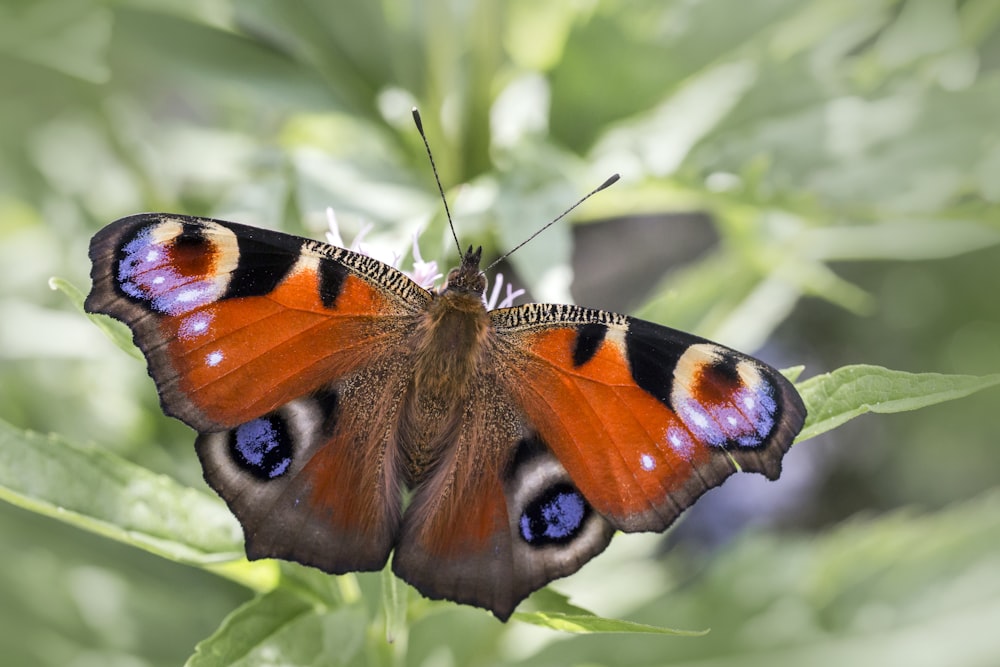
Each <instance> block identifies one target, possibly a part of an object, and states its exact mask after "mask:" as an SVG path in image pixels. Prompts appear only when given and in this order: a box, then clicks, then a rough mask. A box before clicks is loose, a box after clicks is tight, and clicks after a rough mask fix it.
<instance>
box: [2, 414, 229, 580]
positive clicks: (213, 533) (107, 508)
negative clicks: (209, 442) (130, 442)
mask: <svg viewBox="0 0 1000 667" xmlns="http://www.w3.org/2000/svg"><path fill="white" fill-rule="evenodd" d="M0 498H2V499H4V500H6V501H8V502H11V503H13V504H15V505H18V506H20V507H24V508H27V509H30V510H32V511H34V512H39V513H41V514H45V515H48V516H52V517H55V518H57V519H60V520H61V521H66V522H68V523H71V524H74V525H76V526H79V527H80V528H83V529H85V530H90V531H93V532H96V533H100V534H102V535H105V536H107V537H111V538H113V539H116V540H119V541H121V542H126V543H128V544H133V545H135V546H139V547H141V548H143V549H145V550H147V551H151V552H153V553H156V554H159V555H161V556H163V557H165V558H170V559H172V560H176V561H180V562H185V563H196V564H200V565H208V564H213V563H219V562H221V561H225V560H232V559H237V558H241V556H242V551H243V549H242V538H241V535H240V528H239V525H238V524H237V523H236V520H235V519H234V518H233V516H232V515H231V514H230V513H229V511H228V509H226V507H225V505H224V504H223V503H222V502H221V501H220V500H219V499H217V498H213V497H211V496H208V495H207V494H204V493H202V492H200V491H196V490H194V489H190V488H187V487H184V486H182V485H180V484H178V483H177V482H175V481H174V480H172V479H170V478H168V477H166V476H164V475H156V474H153V473H151V472H150V471H148V470H146V469H144V468H141V467H139V466H137V465H134V464H132V463H129V462H128V461H125V460H124V459H120V458H118V457H117V456H114V455H113V454H110V453H109V452H108V451H106V450H103V449H100V448H97V447H86V446H82V445H76V444H73V443H71V442H69V441H68V440H65V439H63V438H60V437H58V436H55V435H50V436H42V435H39V434H36V433H31V432H25V431H20V430H18V429H16V428H14V427H13V426H11V425H9V424H7V423H6V422H2V421H0Z"/></svg>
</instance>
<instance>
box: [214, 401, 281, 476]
mask: <svg viewBox="0 0 1000 667" xmlns="http://www.w3.org/2000/svg"><path fill="white" fill-rule="evenodd" d="M229 438H230V439H229V446H230V452H231V454H232V458H233V461H235V462H236V465H238V466H239V467H240V468H242V469H243V470H246V471H247V472H249V473H250V474H252V475H253V476H254V477H257V478H258V479H261V480H269V479H274V478H276V477H281V476H282V475H283V474H285V472H287V471H288V467H289V466H290V465H291V463H292V440H291V436H290V435H289V433H288V429H287V428H286V427H285V422H284V420H282V419H281V418H280V417H278V416H277V415H270V416H267V417H261V418H260V419H254V420H253V421H249V422H247V423H246V424H241V425H239V426H237V427H236V428H235V429H233V430H232V431H231V432H230V436H229Z"/></svg>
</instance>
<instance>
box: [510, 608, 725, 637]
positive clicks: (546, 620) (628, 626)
mask: <svg viewBox="0 0 1000 667" xmlns="http://www.w3.org/2000/svg"><path fill="white" fill-rule="evenodd" d="M511 618H515V619H517V620H519V621H521V622H523V623H530V624H531V625H537V626H540V627H543V628H550V629H552V630H560V631H562V632H570V633H573V634H595V633H602V634H608V633H632V634H653V635H675V636H678V637H701V636H703V635H706V634H708V630H676V629H674V628H660V627H657V626H655V625H646V624H644V623H633V622H631V621H620V620H617V619H613V618H601V617H600V616H587V615H585V614H562V613H559V612H544V611H531V612H521V611H519V612H515V613H514V615H513V616H511Z"/></svg>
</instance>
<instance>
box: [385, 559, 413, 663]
mask: <svg viewBox="0 0 1000 667" xmlns="http://www.w3.org/2000/svg"><path fill="white" fill-rule="evenodd" d="M380 578H381V580H382V613H383V614H384V615H385V640H386V641H387V642H389V643H390V644H391V643H393V642H395V641H396V640H397V638H399V637H400V636H403V635H404V634H405V632H406V598H407V591H408V590H409V589H408V587H406V586H403V585H401V584H400V581H399V579H397V578H396V575H395V574H393V572H392V567H391V566H390V565H388V564H386V566H385V567H384V568H382V573H381V577H380Z"/></svg>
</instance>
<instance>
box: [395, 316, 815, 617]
mask: <svg viewBox="0 0 1000 667" xmlns="http://www.w3.org/2000/svg"><path fill="white" fill-rule="evenodd" d="M490 317H491V319H492V322H493V330H494V332H495V336H494V340H493V342H492V345H490V346H489V349H488V351H487V358H488V361H487V362H486V363H484V364H483V366H484V370H483V371H482V373H481V375H480V377H479V380H478V382H477V383H476V387H475V389H474V391H473V395H471V396H470V397H469V399H468V401H467V403H466V405H467V408H466V410H467V417H466V419H465V420H464V425H463V427H462V428H461V429H460V430H459V431H458V434H457V435H456V442H457V445H456V446H455V447H453V448H451V449H449V451H450V452H451V453H452V454H453V457H452V458H450V459H445V460H442V461H441V462H440V463H439V466H438V468H437V469H436V470H435V471H434V473H433V475H432V476H431V477H430V479H429V480H428V482H427V483H426V484H425V485H423V486H422V487H420V488H418V489H417V492H416V494H415V495H414V498H413V502H412V503H411V505H410V507H409V509H408V510H407V514H406V515H405V516H404V519H403V525H402V538H401V540H400V543H399V545H398V547H397V549H396V555H395V558H394V561H393V567H394V569H395V571H396V572H397V573H398V574H399V575H400V576H401V577H402V578H404V579H406V580H407V581H408V582H410V583H411V584H413V585H414V586H416V587H417V588H418V589H419V590H420V591H421V592H422V593H424V594H425V595H428V596H430V597H435V598H441V597H443V598H447V599H452V600H457V601H461V602H467V603H470V604H474V605H477V606H480V607H484V608H487V609H490V610H491V611H493V613H494V614H496V615H497V616H498V617H499V618H501V619H506V618H507V617H508V616H509V615H510V614H511V613H512V612H513V610H514V608H515V607H516V606H517V604H518V603H519V602H520V601H521V600H522V599H524V597H526V596H527V595H528V594H530V593H531V592H532V591H534V590H536V589H538V588H540V587H542V586H544V585H545V584H547V583H548V582H549V581H551V580H553V579H556V578H558V577H562V576H566V575H568V574H571V573H573V572H575V571H576V570H577V569H579V568H580V567H581V566H582V565H583V564H584V563H586V562H587V561H588V560H590V559H591V558H592V557H593V556H595V555H596V554H598V553H600V552H601V551H602V550H603V549H604V548H605V547H606V546H607V544H608V543H609V541H610V540H611V537H612V535H613V533H614V531H615V529H620V530H624V531H662V530H664V529H666V528H667V527H668V526H669V525H670V524H671V523H672V522H673V521H674V520H675V519H676V518H677V516H678V515H679V514H680V513H681V512H683V511H684V509H686V508H687V507H689V506H690V505H691V504H692V503H693V502H694V501H695V500H696V499H697V498H698V497H699V496H701V495H702V494H703V493H705V492H706V491H707V490H708V489H710V488H712V487H715V486H718V485H719V484H721V483H722V482H723V481H724V480H725V479H726V478H727V477H728V476H729V475H731V474H732V473H733V472H736V471H737V470H740V469H742V470H748V471H757V472H761V473H763V474H765V475H766V476H767V477H769V478H772V479H774V478H776V477H777V476H778V474H779V472H780V468H781V457H782V456H783V454H784V453H785V452H786V451H787V450H788V448H789V447H790V446H791V443H792V440H793V439H794V437H795V435H796V434H797V433H798V431H799V430H800V429H801V427H802V423H803V420H804V418H805V408H804V406H803V404H802V401H801V399H800V398H799V396H798V394H797V393H796V391H795V389H794V388H793V387H792V385H791V383H789V382H788V381H787V380H786V379H785V378H784V377H783V376H782V375H781V374H780V373H778V372H777V371H776V370H774V369H773V368H771V367H769V366H767V365H765V364H763V363H761V362H759V361H757V360H755V359H752V358H750V357H748V356H745V355H743V354H740V353H739V352H736V351H734V350H730V349H728V348H725V347H723V346H720V345H717V344H715V343H711V342H709V341H706V340H704V339H701V338H698V337H695V336H691V335H689V334H685V333H682V332H679V331H675V330H672V329H668V328H666V327H662V326H658V325H655V324H652V323H649V322H644V321H642V320H636V319H633V318H628V317H625V316H621V315H615V314H612V313H606V312H602V311H594V310H587V309H583V308H577V307H574V306H557V305H542V304H530V305H526V306H521V307H518V308H512V309H504V310H499V311H494V312H492V313H491V314H490ZM477 425H494V427H493V428H482V427H479V428H477V427H476V426H477ZM496 425H503V427H502V428H499V427H497V426H496Z"/></svg>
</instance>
